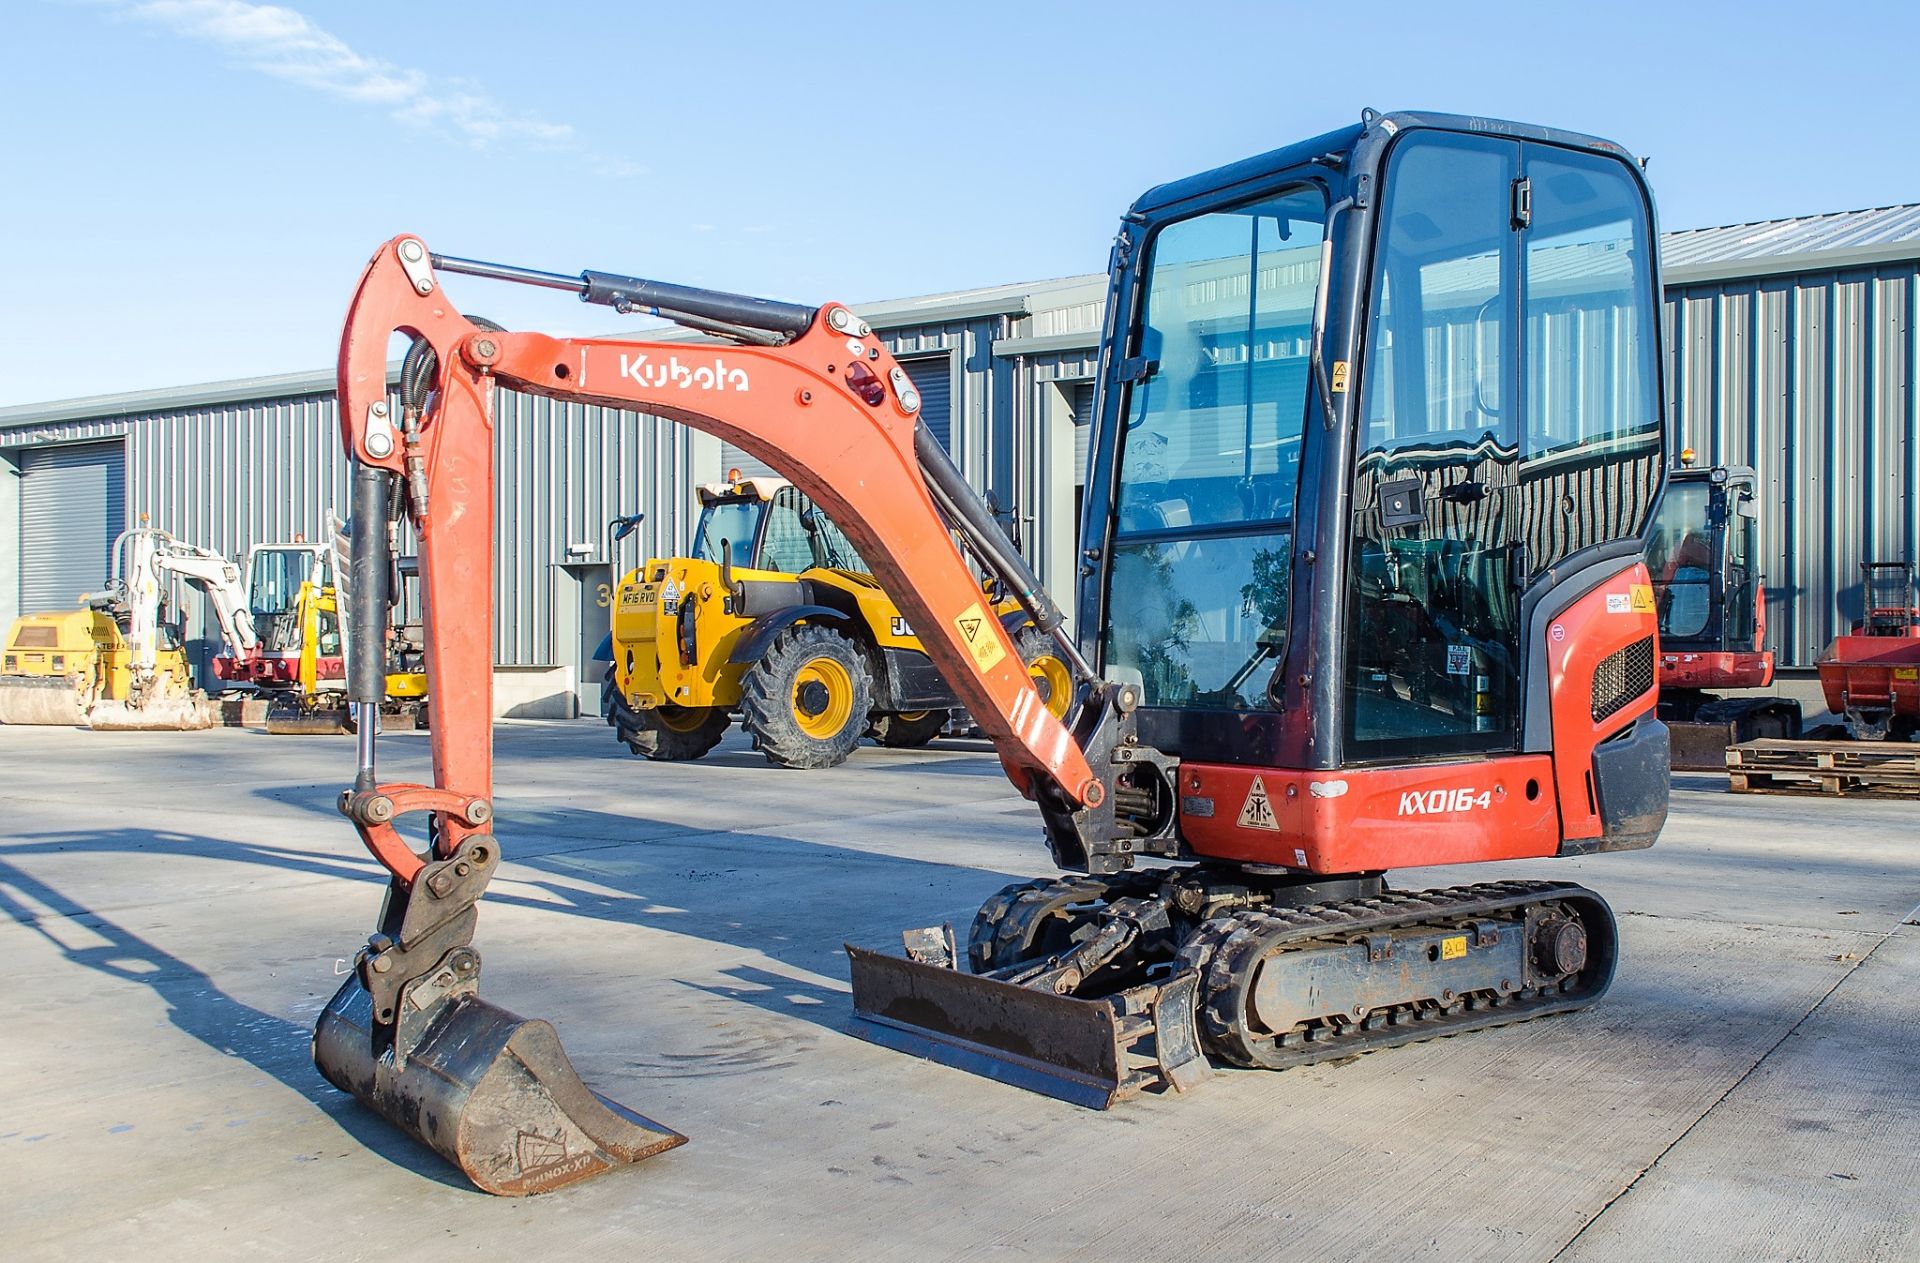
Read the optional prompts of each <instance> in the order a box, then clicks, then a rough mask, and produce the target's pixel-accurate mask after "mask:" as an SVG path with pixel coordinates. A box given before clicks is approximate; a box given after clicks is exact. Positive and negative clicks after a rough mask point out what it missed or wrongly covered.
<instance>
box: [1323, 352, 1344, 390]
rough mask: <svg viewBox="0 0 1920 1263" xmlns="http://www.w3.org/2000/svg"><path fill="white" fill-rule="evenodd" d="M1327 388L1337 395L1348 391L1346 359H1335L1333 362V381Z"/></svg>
mask: <svg viewBox="0 0 1920 1263" xmlns="http://www.w3.org/2000/svg"><path fill="white" fill-rule="evenodd" d="M1327 390H1328V392H1329V393H1331V394H1335V395H1343V394H1345V393H1346V391H1347V362H1346V361H1345V360H1335V361H1334V362H1333V381H1332V382H1330V383H1328V385H1327Z"/></svg>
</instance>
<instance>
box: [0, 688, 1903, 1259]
mask: <svg viewBox="0 0 1920 1263" xmlns="http://www.w3.org/2000/svg"><path fill="white" fill-rule="evenodd" d="M499 746H500V752H501V766H500V775H499V788H500V796H499V820H500V836H501V838H502V839H503V841H504V843H505V846H506V851H507V855H508V857H509V862H508V863H507V864H506V866H505V867H504V868H503V870H502V873H501V876H500V879H499V880H498V881H497V882H496V883H495V885H494V887H493V890H492V892H491V893H490V895H489V897H488V899H487V901H486V903H485V904H484V905H483V911H482V916H481V922H480V932H479V937H478V945H479V946H480V948H481V949H482V950H483V951H484V953H485V955H486V958H487V981H486V987H485V991H486V994H487V995H488V996H489V997H490V998H491V999H493V1000H494V1001H496V1002H498V1003H501V1004H504V1005H506V1006H507V1007H509V1008H512V1009H515V1010H518V1011H520V1012H524V1013H528V1014H531V1015H537V1016H541V1017H546V1018H548V1019H550V1020H552V1021H553V1022H554V1023H555V1024H556V1025H557V1026H558V1027H559V1029H560V1032H561V1035H562V1036H563V1037H564V1039H565V1040H566V1043H567V1047H568V1049H569V1051H570V1052H571V1054H572V1057H573V1060H574V1062H575V1064H576V1065H578V1066H579V1068H580V1070H581V1071H582V1073H583V1075H584V1076H585V1077H586V1079H587V1080H588V1082H589V1083H591V1084H592V1085H593V1086H595V1087H596V1088H597V1089H599V1090H600V1091H602V1092H604V1093H606V1094H607V1095H609V1096H611V1097H613V1098H615V1099H617V1100H620V1101H622V1102H624V1103H626V1104H628V1105H629V1106H631V1107H633V1108H635V1109H638V1110H640V1111H642V1112H643V1113H646V1114H649V1115H651V1116H653V1117H655V1118H657V1119H660V1120H661V1121H663V1122H665V1123H668V1124H669V1125H671V1126H673V1127H676V1128H678V1129H680V1130H682V1131H684V1132H686V1133H687V1134H688V1135H689V1136H691V1137H692V1143H690V1144H688V1145H687V1146H685V1147H683V1148H681V1149H678V1150H675V1151H673V1152H671V1153H668V1154H666V1155H664V1156H663V1157H660V1158H657V1159H654V1160H653V1161H651V1162H648V1163H645V1164H643V1165H641V1166H639V1167H636V1168H632V1169H629V1170H626V1171H621V1172H618V1173H615V1174H613V1175H610V1176H608V1177H605V1178H602V1179H599V1180H596V1181H593V1182H591V1183H588V1184H584V1185H580V1186H577V1187H575V1188H573V1189H570V1190H567V1191H564V1192H561V1193H558V1194H555V1195H553V1196H550V1197H545V1198H536V1199H531V1200H521V1201H509V1200H502V1199H494V1198H489V1197H486V1196H484V1195H481V1194H478V1193H475V1192H473V1191H471V1190H470V1189H469V1188H468V1187H467V1186H466V1185H465V1184H464V1183H463V1182H462V1181H461V1179H460V1178H459V1177H458V1176H457V1175H456V1174H455V1173H454V1172H453V1171H452V1170H451V1169H449V1168H448V1167H446V1166H444V1165H443V1164H441V1163H440V1161H439V1160H438V1159H437V1158H434V1157H432V1156H431V1155H429V1154H428V1153H427V1152H425V1151H424V1150H421V1149H419V1148H416V1147H415V1146H414V1145H413V1144H412V1143H411V1142H409V1141H407V1140H405V1139H404V1138H402V1137H401V1136H399V1135H398V1134H397V1133H395V1132H393V1131H391V1130H390V1129H389V1128H387V1127H386V1126H385V1125H384V1124H382V1123H381V1122H379V1121H378V1120H376V1119H374V1118H373V1117H371V1116H369V1115H368V1114H367V1113H366V1112H364V1111H363V1110H362V1109H360V1108H359V1107H358V1106H357V1105H355V1104H354V1103H352V1102H351V1101H350V1099H349V1098H347V1097H345V1096H343V1095H341V1094H340V1093H338V1092H336V1091H334V1090H333V1089H332V1088H330V1087H328V1086H327V1085H326V1084H325V1083H324V1082H322V1081H321V1080H320V1079H319V1077H318V1076H317V1075H316V1074H315V1072H314V1071H313V1069H312V1067H311V1064H310V1062H309V1060H308V1049H307V1038H308V1031H309V1028H310V1026H311V1025H312V1023H313V1020H314V1018H315V1015H316V1014H317V1012H318V1011H319V1009H320V1007H321V1005H322V1004H323V1003H324V1001H325V1000H326V998H327V997H328V995H329V994H330V993H331V992H332V991H333V989H334V988H335V986H336V985H337V983H338V975H339V972H340V970H341V968H342V967H343V963H344V961H343V958H344V957H346V956H347V955H349V954H350V953H351V952H352V950H353V949H354V947H355V946H356V945H357V943H359V942H360V941H361V940H362V939H363V938H364V935H365V933H366V932H367V930H368V929H369V928H370V927H371V924H372V919H373V916H374V912H375V906H376V903H377V900H378V893H379V892H378V886H377V884H376V882H375V880H374V876H373V872H374V870H373V867H372V865H371V863H370V862H369V861H368V860H367V858H366V856H365V855H364V853H363V852H362V851H361V850H360V849H359V845H358V843H357V842H356V841H355V840H354V837H353V834H352V832H351V830H350V829H349V828H348V827H347V826H346V824H345V823H344V822H343V821H341V820H340V819H339V818H338V817H337V816H335V815H334V813H333V810H332V805H331V804H332V799H333V796H334V793H335V792H336V789H337V787H338V786H339V785H340V783H341V782H342V781H344V780H345V779H346V776H347V774H348V770H349V767H348V765H349V763H350V761H351V757H352V755H351V750H350V748H349V743H348V742H347V741H346V740H345V739H343V738H294V737H272V738H270V737H266V736H264V735H262V734H260V733H257V732H248V731H233V730H229V731H215V732H207V733H187V734H174V735H166V736H156V735H152V734H90V733H85V732H79V731H67V730H51V729H33V730H23V729H5V728H0V909H4V910H5V912H6V913H7V917H6V918H5V919H0V959H3V960H4V961H5V970H6V972H5V983H4V985H3V986H0V995H3V996H4V997H5V1000H6V1004H5V1026H4V1031H5V1035H4V1038H0V1188H4V1189H5V1196H4V1198H0V1253H4V1255H5V1256H6V1257H7V1258H9V1259H42V1258H45V1259H52V1258H60V1259H69V1258H84V1257H92V1258H126V1257H134V1256H138V1257H140V1258H142V1259H147V1260H159V1259H171V1258H192V1259H196V1260H204V1259H209V1258H224V1257H229V1256H233V1255H239V1254H242V1253H244V1254H246V1255H248V1256H250V1257H257V1258H300V1259H311V1258H318V1259H332V1258H363V1257H365V1258H372V1257H384V1258H395V1257H416V1258H420V1257H426V1258H438V1257H454V1256H482V1257H489V1256H492V1257H507V1256H518V1257H541V1258H602V1257H613V1256H616V1255H639V1256H642V1257H659V1258H665V1259H704V1258H740V1257H748V1256H752V1257H758V1258H774V1259H866V1258H901V1257H905V1258H915V1259H946V1258H971V1257H975V1256H983V1255H989V1254H1011V1255H1024V1256H1034V1257H1042V1258H1049V1257H1060V1256H1071V1255H1081V1256H1091V1257H1131V1258H1142V1259H1148V1258H1171V1257H1182V1256H1187V1255H1192V1256H1194V1257H1202V1258H1204V1257H1212V1256H1225V1255H1232V1256H1235V1257H1249V1258H1279V1257H1285V1258H1294V1259H1388V1258H1404V1257H1433V1258H1450V1259H1457V1258H1464V1257H1471V1258H1482V1257H1484V1258H1500V1259H1556V1258H1557V1259H1568V1260H1599V1259H1608V1260H1611V1259H1636V1260H1639V1259H1688V1260H1695V1259H1718V1258H1726V1259H1775V1258H1777V1259H1802V1258H1823V1259H1895V1258H1913V1257H1916V1256H1920V1197H1916V1195H1915V1193H1914V1190H1915V1188H1916V1187H1920V1156H1917V1155H1916V1148H1915V1145H1914V1143H1913V1135H1914V1131H1915V1127H1916V1124H1920V1094H1916V1092H1915V1091H1914V1088H1913V1085H1914V1084H1915V1083H1916V1082H1917V1081H1920V1038H1917V1037H1920V1006H1917V1005H1916V1003H1915V1000H1914V994H1915V990H1916V980H1920V926H1916V924H1915V921H1916V920H1920V913H1917V912H1916V908H1915V905H1916V902H1920V838H1917V837H1916V833H1917V832H1920V831H1917V830H1916V823H1917V822H1920V807H1917V806H1916V805H1915V804H1913V803H1902V802H1854V801H1824V800H1819V799H1791V798H1763V797H1751V798H1749V797H1734V796H1731V795H1729V794H1727V793H1726V792H1725V789H1724V782H1723V781H1717V780H1715V779H1713V778H1708V777H1683V778H1681V779H1680V781H1679V783H1678V784H1677V785H1676V793H1675V795H1674V802H1673V819H1672V822H1671V823H1670V825H1669V826H1668V830H1667V833H1666V835H1665V836H1664V837H1663V839H1662V840H1661V842H1660V844H1659V845H1658V846H1656V847H1655V848H1653V849H1652V850H1650V851H1645V852H1640V853H1636V854H1630V855H1616V856H1602V857H1598V858H1595V859H1592V860H1584V861H1560V862H1554V861H1548V862H1541V863H1535V864H1517V865H1507V866H1501V867H1497V868H1492V869H1487V870H1482V871H1469V870H1462V869H1450V870H1443V871H1433V872H1427V873H1420V874H1413V873H1403V874H1401V875H1400V877H1399V881H1400V883H1401V884H1403V885H1408V884H1421V883H1426V882H1432V883H1441V882H1453V881H1459V880H1463V879H1467V878H1469V877H1481V876H1486V877H1491V876H1494V875H1504V876H1526V875H1534V876H1553V877H1558V878H1573V879H1577V880H1582V881H1585V882H1587V883H1588V884H1590V885H1592V886H1594V887H1596V888H1598V889H1599V890H1601V891H1602V892H1603V893H1604V894H1606V895H1607V897H1608V898H1609V899H1610V900H1612V902H1613V904H1614V906H1615V908H1616V910H1617V911H1618V912H1619V913H1620V914H1621V922H1622V927H1623V936H1624V959H1623V964H1622V967H1621V971H1620V977H1619V980H1618V982H1617V983H1616V984H1615V986H1614V989H1613V992H1612V994H1611V995H1610V996H1609V997H1608V998H1607V999H1606V1000H1605V1001H1603V1002H1602V1003H1601V1004H1599V1005H1598V1006H1596V1007H1594V1008H1591V1009H1588V1010H1586V1011H1584V1012H1581V1013H1578V1014H1575V1015H1572V1016H1567V1017H1557V1018H1550V1019H1545V1020H1541V1021H1537V1022H1533V1023H1528V1024H1525V1025H1522V1026H1517V1027H1511V1028H1506V1029H1501V1030H1496V1031H1490V1032H1482V1033H1478V1034H1471V1035H1467V1036H1463V1037H1460V1038H1456V1039H1449V1040H1441V1041H1437V1042H1432V1043H1426V1044H1419V1045H1415V1046H1411V1047H1408V1048H1403V1049H1398V1050H1394V1051H1389V1052H1385V1053H1378V1054H1374V1055H1370V1056H1366V1057H1362V1058H1359V1059H1357V1060H1353V1061H1351V1062H1349V1063H1347V1064H1340V1065H1328V1066H1320V1067H1313V1068H1309V1069H1304V1070H1294V1071H1289V1072H1286V1073H1281V1074H1268V1073H1259V1072H1223V1073H1221V1074H1220V1075H1218V1076H1217V1077H1216V1078H1215V1079H1214V1080H1213V1082H1211V1083H1210V1084H1208V1085H1207V1086H1206V1087H1205V1088H1204V1089H1203V1090H1201V1091H1199V1092H1197V1093H1194V1094H1192V1095H1190V1096H1187V1097H1184V1098H1180V1097H1165V1098H1161V1097H1149V1098H1146V1099H1142V1100H1138V1101H1135V1102H1132V1103H1129V1104H1127V1105H1123V1106H1122V1107H1120V1108H1118V1109H1116V1110H1114V1111H1112V1112H1110V1113H1105V1114H1100V1113H1094V1112H1091V1111H1088V1110H1083V1109H1079V1108H1076V1107H1073V1106H1069V1105H1065V1104H1061V1103H1058V1102H1055V1101H1052V1100H1048V1099H1046V1098H1042V1097H1039V1096H1034V1095H1031V1094H1028V1093H1025V1092H1021V1091H1019V1090H1017V1089H1013V1088H1009V1087H1003V1086H1000V1085H998V1084H995V1083H991V1082H988V1081H986V1080H983V1079H978V1078H974V1077H971V1076H969V1075H966V1074H963V1073H960V1072H958V1071H954V1070H950V1069H946V1068H944V1067H940V1066H936V1065H932V1064H928V1063H925V1062H921V1061H917V1060H915V1059H912V1058H909V1057H906V1056H902V1055H899V1054H896V1053H892V1052H889V1051H886V1050H884V1049H881V1048H878V1047H875V1046H873V1045H871V1044H867V1043H864V1042H862V1041H860V1040H857V1039H854V1038H852V1037H850V1036H848V1035H847V1034H845V1033H844V1032H843V1029H842V1028H843V1026H844V1024H845V1022H846V1020H847V1017H848V1012H849V1009H848V1003H847V994H846V962H845V958H844V957H843V956H842V954H841V952H840V950H839V949H840V943H841V941H842V939H843V938H851V939H853V940H855V941H863V942H868V943H883V942H887V941H889V940H890V939H892V937H893V935H894V933H895V932H896V931H897V930H898V929H899V928H901V927H904V926H908V925H922V924H928V923H931V922H936V921H939V920H941V919H943V918H946V919H952V920H955V921H958V922H960V923H961V924H962V925H964V923H965V919H966V918H967V917H968V916H969V915H970V914H971V912H972V909H973V907H974V906H975V905H976V904H978V903H979V901H980V900H981V899H982V898H984V897H985V896H986V895H988V894H989V893H991V892H992V891H993V890H995V889H996V888H998V887H999V886H1000V885H1001V884H1003V883H1004V882H1006V881H1008V880H1009V879H1010V878H1013V877H1022V876H1027V875H1033V874H1039V873H1044V872H1047V871H1049V869H1048V866H1047V864H1046V863H1045V862H1044V857H1043V851H1042V850H1041V848H1040V846H1039V844H1038V830H1037V823H1036V818H1035V816H1034V814H1033V812H1032V811H1031V809H1030V808H1029V807H1028V806H1027V805H1026V804H1024V803H1022V802H1021V801H1020V800H1019V799H1018V798H1016V797H1015V796H1014V795H1013V793H1012V792H1011V791H1010V790H1009V788H1008V787H1007V784H1006V782H1005V781H1004V779H1003V778H1002V777H1001V775H1000V772H999V770H998V766H997V764H996V763H995V761H994V759H993V758H992V757H991V755H989V754H988V753H986V752H985V750H984V748H983V747H979V746H977V745H968V744H965V743H961V744H958V745H947V746H944V747H942V746H935V747H933V748H932V749H930V750H928V751H924V752H896V751H882V750H878V749H872V748H868V749H865V750H863V751H862V752H861V753H860V754H859V755H858V756H856V758H855V759H854V760H853V761H852V762H851V763H850V764H849V765H847V766H845V767H843V768H840V769H836V770H833V771H829V772H817V773H799V772H784V771H778V770H775V769H772V768H769V767H767V766H765V765H764V764H763V763H762V762H761V760H760V759H759V757H758V756H757V755H754V754H752V753H751V752H750V751H748V750H747V749H745V747H744V744H743V742H742V741H741V740H740V739H739V738H738V737H737V736H736V737H732V738H729V740H728V742H727V743H726V744H725V745H724V746H723V747H722V749H721V750H720V751H719V752H717V753H716V754H715V755H714V756H713V757H710V758H709V759H707V760H706V761H704V762H702V763H700V764H696V765H681V766H670V765H657V764H647V763H642V762H639V761H636V760H633V759H631V758H629V757H628V756H627V755H626V754H625V752H624V751H623V750H621V749H620V748H618V747H616V746H615V745H614V743H613V741H612V740H611V738H610V735H609V734H608V732H607V731H606V729H605V728H603V727H601V726H599V725H598V724H597V723H593V722H590V721H580V722H572V723H545V724H543V723H518V724H507V725H503V726H502V727H501V729H500V730H499ZM424 751H425V742H424V739H423V738H421V737H419V736H414V735H411V734H409V735H396V736H394V737H392V738H390V739H389V740H387V741H386V742H385V743H384V744H383V753H384V757H385V759H386V767H385V770H386V771H387V772H388V773H389V774H394V775H402V776H419V775H421V774H422V773H423V772H424V763H425V760H424Z"/></svg>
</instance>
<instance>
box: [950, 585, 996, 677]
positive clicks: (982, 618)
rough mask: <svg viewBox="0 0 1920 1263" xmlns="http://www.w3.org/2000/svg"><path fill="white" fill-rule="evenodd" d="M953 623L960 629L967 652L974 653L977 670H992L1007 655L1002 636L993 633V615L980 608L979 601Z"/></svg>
mask: <svg viewBox="0 0 1920 1263" xmlns="http://www.w3.org/2000/svg"><path fill="white" fill-rule="evenodd" d="M953 625H954V626H955V627H956V628H958V629H959V631H960V640H961V641H962V643H964V644H965V645H966V647H967V652H968V653H970V654H972V655H973V665H974V668H975V669H976V670H980V671H991V670H993V668H994V664H996V663H998V662H999V661H1000V659H1002V658H1004V657H1006V656H1007V651H1006V650H1005V649H1003V648H1001V647H1000V638H999V637H998V636H996V635H994V634H993V619H992V617H991V616H989V615H988V614H987V612H986V611H985V610H983V609H981V608H980V603H979V602H978V601H976V602H974V603H973V604H972V605H969V606H968V607H967V608H966V609H965V610H963V611H962V612H961V614H960V617H959V618H956V619H954V620H953Z"/></svg>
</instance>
